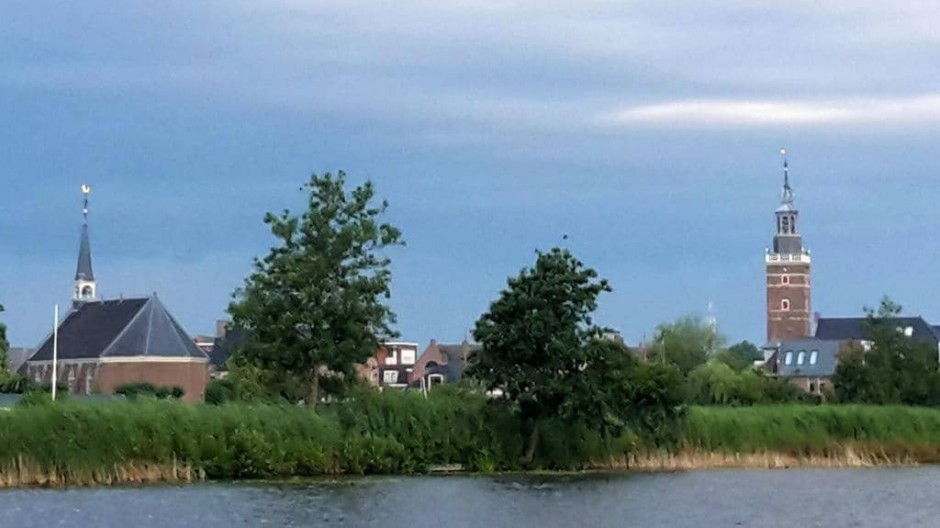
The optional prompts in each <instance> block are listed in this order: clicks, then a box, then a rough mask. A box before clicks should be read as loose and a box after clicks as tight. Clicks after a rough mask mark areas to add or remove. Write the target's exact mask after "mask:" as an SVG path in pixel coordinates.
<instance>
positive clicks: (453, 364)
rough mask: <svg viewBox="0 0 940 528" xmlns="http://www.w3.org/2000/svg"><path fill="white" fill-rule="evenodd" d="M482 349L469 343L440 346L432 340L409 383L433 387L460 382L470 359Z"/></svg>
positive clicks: (416, 365)
mask: <svg viewBox="0 0 940 528" xmlns="http://www.w3.org/2000/svg"><path fill="white" fill-rule="evenodd" d="M482 348H483V347H482V346H481V345H479V344H476V343H470V342H468V341H463V342H462V343H457V344H440V343H438V342H437V341H436V340H434V339H432V340H431V343H430V344H428V346H427V348H425V349H424V353H423V354H421V358H420V359H418V361H417V363H416V364H415V367H414V371H413V372H412V373H411V377H410V378H409V383H410V384H412V385H418V386H421V387H432V386H434V385H436V384H439V383H454V382H456V381H459V380H460V379H461V378H462V377H463V373H464V370H466V368H467V365H468V364H469V362H470V358H471V357H473V355H474V354H476V353H477V352H479V351H480V350H481V349H482Z"/></svg>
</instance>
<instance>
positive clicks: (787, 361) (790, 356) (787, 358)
mask: <svg viewBox="0 0 940 528" xmlns="http://www.w3.org/2000/svg"><path fill="white" fill-rule="evenodd" d="M791 363H793V351H792V350H787V355H786V356H784V359H783V364H784V365H789V364H791Z"/></svg>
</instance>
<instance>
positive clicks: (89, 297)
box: [72, 185, 97, 306]
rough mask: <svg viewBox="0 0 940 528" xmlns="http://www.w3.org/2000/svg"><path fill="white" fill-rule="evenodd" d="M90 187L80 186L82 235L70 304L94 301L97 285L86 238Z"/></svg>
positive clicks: (89, 242)
mask: <svg viewBox="0 0 940 528" xmlns="http://www.w3.org/2000/svg"><path fill="white" fill-rule="evenodd" d="M89 194H91V187H89V186H88V185H82V235H81V241H80V243H79V246H78V265H77V266H76V268H75V293H74V295H73V297H72V304H73V305H76V306H77V305H79V304H82V303H84V302H88V301H93V300H95V298H96V296H95V290H96V288H97V283H96V281H95V273H94V271H93V270H92V267H91V239H90V237H89V236H88V195H89Z"/></svg>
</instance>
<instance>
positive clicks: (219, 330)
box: [215, 319, 229, 337]
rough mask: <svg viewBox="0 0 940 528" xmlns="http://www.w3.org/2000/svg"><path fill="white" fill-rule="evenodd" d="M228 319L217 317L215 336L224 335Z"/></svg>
mask: <svg viewBox="0 0 940 528" xmlns="http://www.w3.org/2000/svg"><path fill="white" fill-rule="evenodd" d="M228 325H229V321H226V320H225V319H217V320H216V321H215V336H216V337H225V332H226V330H228Z"/></svg>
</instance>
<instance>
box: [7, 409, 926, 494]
mask: <svg viewBox="0 0 940 528" xmlns="http://www.w3.org/2000/svg"><path fill="white" fill-rule="evenodd" d="M522 431H523V428H522V426H521V424H520V423H519V421H518V419H517V418H516V417H515V416H514V415H513V414H512V413H510V412H508V410H506V409H505V408H503V407H499V406H493V405H488V404H487V402H486V401H485V399H483V398H477V397H473V396H472V395H467V394H460V393H448V392H447V391H440V392H439V393H438V394H437V395H436V396H435V395H433V393H432V396H431V397H430V398H424V397H423V396H421V395H419V394H381V395H379V394H372V395H361V396H360V397H358V398H356V399H354V400H350V401H346V402H342V403H335V404H331V405H328V406H324V407H321V408H320V409H318V411H317V412H313V411H310V410H309V409H306V408H302V407H295V406H276V405H258V406H248V405H224V406H218V407H215V406H207V405H188V404H184V403H180V402H175V401H155V400H141V401H136V402H107V403H79V402H61V403H56V404H55V405H51V404H47V405H35V406H24V407H17V408H14V409H12V410H11V411H9V412H3V413H0V487H16V486H71V485H92V484H104V485H108V484H137V483H154V482H197V481H202V480H207V479H213V480H215V479H222V480H228V479H256V478H281V477H309V476H319V475H339V474H375V473H385V474H409V473H424V472H427V471H429V470H431V469H433V468H435V467H448V466H460V467H462V468H464V469H466V470H468V471H478V472H490V471H504V470H517V469H520V468H521V462H520V461H521V458H522V453H523V442H522V438H523V437H524V435H523V434H522ZM648 434H649V433H647V435H648ZM669 438H670V439H668V440H667V439H664V438H651V437H649V436H647V437H641V436H638V435H637V434H634V433H630V432H627V433H626V434H624V435H623V436H622V437H619V438H614V439H610V438H608V439H604V438H601V437H600V436H599V435H597V434H596V433H593V432H591V431H589V430H587V429H585V428H583V427H576V426H571V425H567V424H563V423H558V422H546V423H544V424H542V442H541V446H540V449H539V452H538V455H537V457H536V463H537V467H539V468H542V469H548V470H571V469H575V470H578V469H597V468H605V469H629V470H636V471H676V470H695V469H706V468H732V467H734V468H742V467H743V468H790V467H806V466H813V467H870V466H880V465H897V464H920V463H934V462H938V461H940V410H934V409H925V408H910V407H871V406H835V405H833V406H801V405H792V406H789V405H783V406H766V407H743V408H735V407H694V408H691V409H689V412H688V413H686V416H685V418H684V420H683V422H682V424H681V426H680V432H679V435H678V440H676V439H675V437H674V435H670V437H669Z"/></svg>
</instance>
